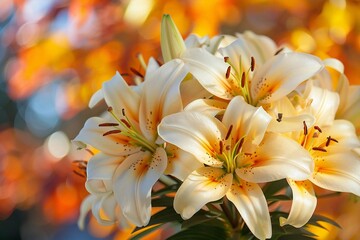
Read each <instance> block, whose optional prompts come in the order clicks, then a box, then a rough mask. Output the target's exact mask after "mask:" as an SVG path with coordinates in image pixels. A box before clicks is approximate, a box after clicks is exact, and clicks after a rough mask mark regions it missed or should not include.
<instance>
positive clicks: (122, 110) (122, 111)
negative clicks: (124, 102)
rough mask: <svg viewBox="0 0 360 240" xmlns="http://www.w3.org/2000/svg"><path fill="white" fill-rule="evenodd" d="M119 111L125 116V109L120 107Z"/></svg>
mask: <svg viewBox="0 0 360 240" xmlns="http://www.w3.org/2000/svg"><path fill="white" fill-rule="evenodd" d="M121 113H122V115H123V116H124V117H125V109H124V108H122V109H121Z"/></svg>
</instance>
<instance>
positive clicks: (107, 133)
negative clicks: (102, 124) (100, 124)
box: [103, 129, 121, 136]
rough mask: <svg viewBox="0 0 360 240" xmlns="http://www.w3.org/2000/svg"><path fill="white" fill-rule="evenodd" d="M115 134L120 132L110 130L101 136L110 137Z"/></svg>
mask: <svg viewBox="0 0 360 240" xmlns="http://www.w3.org/2000/svg"><path fill="white" fill-rule="evenodd" d="M116 133H121V130H117V129H116V130H111V131H108V132H106V133H104V134H103V136H107V135H110V134H116Z"/></svg>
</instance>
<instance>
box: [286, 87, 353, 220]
mask: <svg viewBox="0 0 360 240" xmlns="http://www.w3.org/2000/svg"><path fill="white" fill-rule="evenodd" d="M310 92H311V93H310V94H308V95H307V96H308V97H312V99H313V101H312V104H311V107H312V112H313V113H314V114H316V113H317V114H316V115H315V118H316V122H315V125H314V126H311V127H310V126H307V125H306V123H304V130H303V131H302V132H301V133H300V132H299V133H298V135H297V136H296V137H295V139H298V142H299V143H300V144H301V145H302V146H303V147H304V148H305V149H306V150H307V151H308V152H309V153H310V155H311V157H312V159H313V161H314V165H315V166H314V171H313V172H312V174H311V176H310V177H309V179H308V180H307V181H294V180H293V179H288V182H289V184H290V187H291V189H292V191H293V203H292V206H291V210H290V214H289V216H288V218H287V219H285V218H281V219H280V224H281V225H285V224H291V225H293V226H295V227H302V226H303V225H305V224H306V223H307V222H308V220H309V219H310V218H311V216H312V214H313V213H314V210H315V208H316V203H317V199H316V196H315V193H314V189H313V186H312V184H315V185H317V186H319V187H322V188H324V189H328V190H332V191H337V192H350V193H353V194H355V195H358V196H360V175H359V172H360V155H359V154H358V153H357V152H356V149H359V147H360V141H359V139H358V138H357V136H356V133H355V128H354V126H353V125H352V124H351V123H350V122H348V121H346V120H334V117H335V112H336V109H337V107H338V105H339V97H338V96H337V94H336V93H334V92H330V91H329V90H326V89H320V88H318V87H313V89H312V90H311V91H310ZM299 209H301V211H300V210H299Z"/></svg>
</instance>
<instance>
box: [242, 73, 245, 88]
mask: <svg viewBox="0 0 360 240" xmlns="http://www.w3.org/2000/svg"><path fill="white" fill-rule="evenodd" d="M245 80H246V79H245V72H243V73H242V75H241V87H242V88H243V87H245Z"/></svg>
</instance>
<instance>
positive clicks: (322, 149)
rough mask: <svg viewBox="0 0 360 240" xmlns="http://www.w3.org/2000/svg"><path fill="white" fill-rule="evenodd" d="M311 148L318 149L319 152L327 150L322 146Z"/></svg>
mask: <svg viewBox="0 0 360 240" xmlns="http://www.w3.org/2000/svg"><path fill="white" fill-rule="evenodd" d="M312 150H315V151H320V152H327V151H326V149H325V148H322V147H313V148H312Z"/></svg>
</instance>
